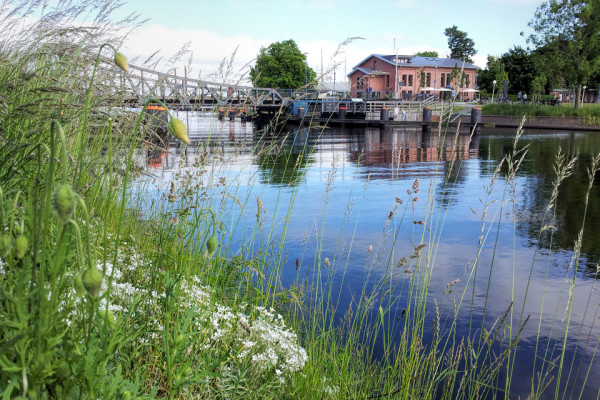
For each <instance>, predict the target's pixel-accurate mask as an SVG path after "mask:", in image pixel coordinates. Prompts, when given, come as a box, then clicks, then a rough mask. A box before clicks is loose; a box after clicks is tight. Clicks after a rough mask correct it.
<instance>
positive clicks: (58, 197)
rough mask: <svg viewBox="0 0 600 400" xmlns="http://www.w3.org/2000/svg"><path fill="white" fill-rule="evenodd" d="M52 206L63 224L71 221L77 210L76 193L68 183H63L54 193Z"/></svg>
mask: <svg viewBox="0 0 600 400" xmlns="http://www.w3.org/2000/svg"><path fill="white" fill-rule="evenodd" d="M52 207H53V208H54V211H55V212H56V214H57V215H58V220H59V221H60V223H61V224H63V225H64V224H66V223H67V222H69V219H70V218H71V215H72V214H73V211H74V210H75V193H73V189H72V188H71V186H69V185H68V184H67V183H61V184H60V185H59V186H58V187H57V188H56V190H55V191H54V193H53V194H52Z"/></svg>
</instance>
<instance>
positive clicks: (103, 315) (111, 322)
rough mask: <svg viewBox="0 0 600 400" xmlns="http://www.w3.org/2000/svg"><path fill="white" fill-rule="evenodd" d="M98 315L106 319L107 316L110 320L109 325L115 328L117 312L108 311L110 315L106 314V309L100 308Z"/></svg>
mask: <svg viewBox="0 0 600 400" xmlns="http://www.w3.org/2000/svg"><path fill="white" fill-rule="evenodd" d="M98 315H99V316H100V318H102V319H103V320H104V318H107V320H108V327H109V328H110V329H115V324H116V322H115V314H114V313H113V312H112V311H110V310H109V311H108V316H107V314H106V310H98Z"/></svg>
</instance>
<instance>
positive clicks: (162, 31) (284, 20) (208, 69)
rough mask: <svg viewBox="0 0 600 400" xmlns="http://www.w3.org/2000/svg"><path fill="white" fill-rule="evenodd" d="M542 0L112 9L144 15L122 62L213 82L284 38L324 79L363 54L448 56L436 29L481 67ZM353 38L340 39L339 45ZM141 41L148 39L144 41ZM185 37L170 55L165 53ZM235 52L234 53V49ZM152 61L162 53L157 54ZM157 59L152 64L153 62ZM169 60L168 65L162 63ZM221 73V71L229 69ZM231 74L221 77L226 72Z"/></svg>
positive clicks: (129, 5) (224, 1)
mask: <svg viewBox="0 0 600 400" xmlns="http://www.w3.org/2000/svg"><path fill="white" fill-rule="evenodd" d="M542 3H543V1H542V0H477V1H476V0H456V1H449V0H428V1H422V0H373V1H356V0H345V1H340V0H337V1H334V0H299V1H272V0H253V1H244V0H214V1H213V0H211V1H200V0H176V1H164V0H161V1H159V0H144V1H140V0H130V1H126V2H125V5H124V6H123V7H122V9H121V10H120V12H123V13H125V12H137V13H139V14H141V16H142V17H143V18H149V21H148V22H147V23H146V24H145V25H144V26H143V27H142V28H140V29H139V30H137V31H136V32H135V33H134V34H132V35H131V36H130V37H129V39H128V41H127V42H126V43H125V45H124V48H123V51H124V52H125V53H126V54H127V56H128V57H129V58H130V59H132V58H135V57H138V58H137V59H135V60H132V61H133V62H132V63H137V64H142V63H143V61H144V60H145V58H146V57H148V56H149V55H150V54H153V53H154V52H156V51H159V56H155V57H154V58H153V61H154V62H156V61H158V63H157V64H155V67H156V68H157V69H160V70H163V71H165V72H166V71H167V70H170V69H173V68H178V69H179V71H183V66H184V65H188V68H189V70H188V72H189V73H188V76H191V77H201V78H202V79H209V78H217V77H216V76H215V75H214V72H215V71H216V70H217V69H218V67H219V64H220V63H221V62H222V61H223V60H224V59H228V60H229V59H231V56H232V54H233V53H234V52H235V57H233V62H232V65H233V68H232V70H233V71H235V73H233V75H235V76H237V77H239V76H240V74H242V72H241V71H244V70H246V69H247V68H245V66H246V65H248V64H252V62H253V59H254V58H255V57H256V55H257V54H258V51H259V49H260V48H261V46H262V47H266V46H268V45H269V44H270V43H273V42H276V41H282V40H287V39H293V40H295V41H296V43H297V44H298V46H299V48H300V49H301V50H302V51H303V52H307V53H308V64H309V65H310V66H311V67H312V68H313V69H314V70H315V71H317V72H320V71H321V65H322V66H323V70H324V72H327V71H329V74H328V77H329V79H328V80H333V79H332V78H333V69H335V71H336V80H340V79H343V78H342V77H343V76H344V74H345V73H349V72H350V70H351V69H352V67H353V66H354V65H356V64H357V63H359V62H360V61H361V60H362V59H364V58H365V57H367V56H368V55H369V54H371V53H385V54H394V52H395V50H394V43H396V47H397V48H398V54H414V52H416V51H420V50H436V51H438V52H439V54H440V57H445V56H446V55H447V54H448V53H449V50H448V45H447V38H446V36H445V35H444V29H445V28H447V27H451V26H452V25H456V26H457V27H458V28H459V29H460V30H462V31H465V32H467V34H468V36H469V37H470V38H472V39H473V40H474V41H475V48H476V50H477V51H478V53H477V55H476V56H475V57H474V60H475V64H477V65H478V66H480V67H485V63H486V58H487V56H488V55H496V56H498V55H501V54H502V53H505V52H506V51H508V50H509V49H511V48H512V47H513V46H514V45H520V46H523V47H525V46H526V42H525V38H524V37H523V36H521V35H520V33H521V32H524V33H525V36H527V34H528V33H529V32H530V29H529V27H528V26H527V24H528V22H529V21H530V20H531V19H532V18H533V15H534V12H535V10H536V8H537V7H538V6H539V5H540V4H542ZM350 37H360V38H361V39H356V40H353V41H352V42H351V43H350V44H349V45H347V46H344V47H343V48H341V49H340V48H339V45H340V44H341V43H342V42H344V41H345V40H346V39H348V38H350ZM149 38H151V40H149ZM185 43H188V45H187V46H188V47H187V49H188V50H189V52H187V53H186V54H185V55H184V56H183V57H181V58H180V59H178V60H173V59H172V56H173V55H174V54H175V53H176V52H177V51H178V50H180V49H181V48H182V47H183V46H184V44H185ZM236 49H237V51H236ZM160 57H162V58H160ZM159 58H160V60H159ZM168 60H170V62H168ZM231 74H232V73H231V72H230V73H228V74H227V75H231ZM230 78H231V76H230Z"/></svg>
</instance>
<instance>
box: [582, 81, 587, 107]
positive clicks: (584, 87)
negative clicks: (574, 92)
mask: <svg viewBox="0 0 600 400" xmlns="http://www.w3.org/2000/svg"><path fill="white" fill-rule="evenodd" d="M585 89H587V86H585V85H583V93H582V94H581V104H583V98H584V97H585Z"/></svg>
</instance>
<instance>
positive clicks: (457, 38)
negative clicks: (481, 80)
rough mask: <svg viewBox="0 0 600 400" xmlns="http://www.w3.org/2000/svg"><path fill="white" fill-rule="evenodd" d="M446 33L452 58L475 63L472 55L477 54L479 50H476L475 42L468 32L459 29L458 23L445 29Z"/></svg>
mask: <svg viewBox="0 0 600 400" xmlns="http://www.w3.org/2000/svg"><path fill="white" fill-rule="evenodd" d="M444 35H446V36H447V37H448V48H449V49H450V58H455V59H457V60H464V61H466V62H468V63H473V59H472V58H471V56H474V55H475V54H477V50H475V42H474V41H473V39H471V38H469V37H468V36H467V33H466V32H463V31H461V30H459V29H458V27H457V26H456V25H452V27H451V28H446V29H445V30H444Z"/></svg>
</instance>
